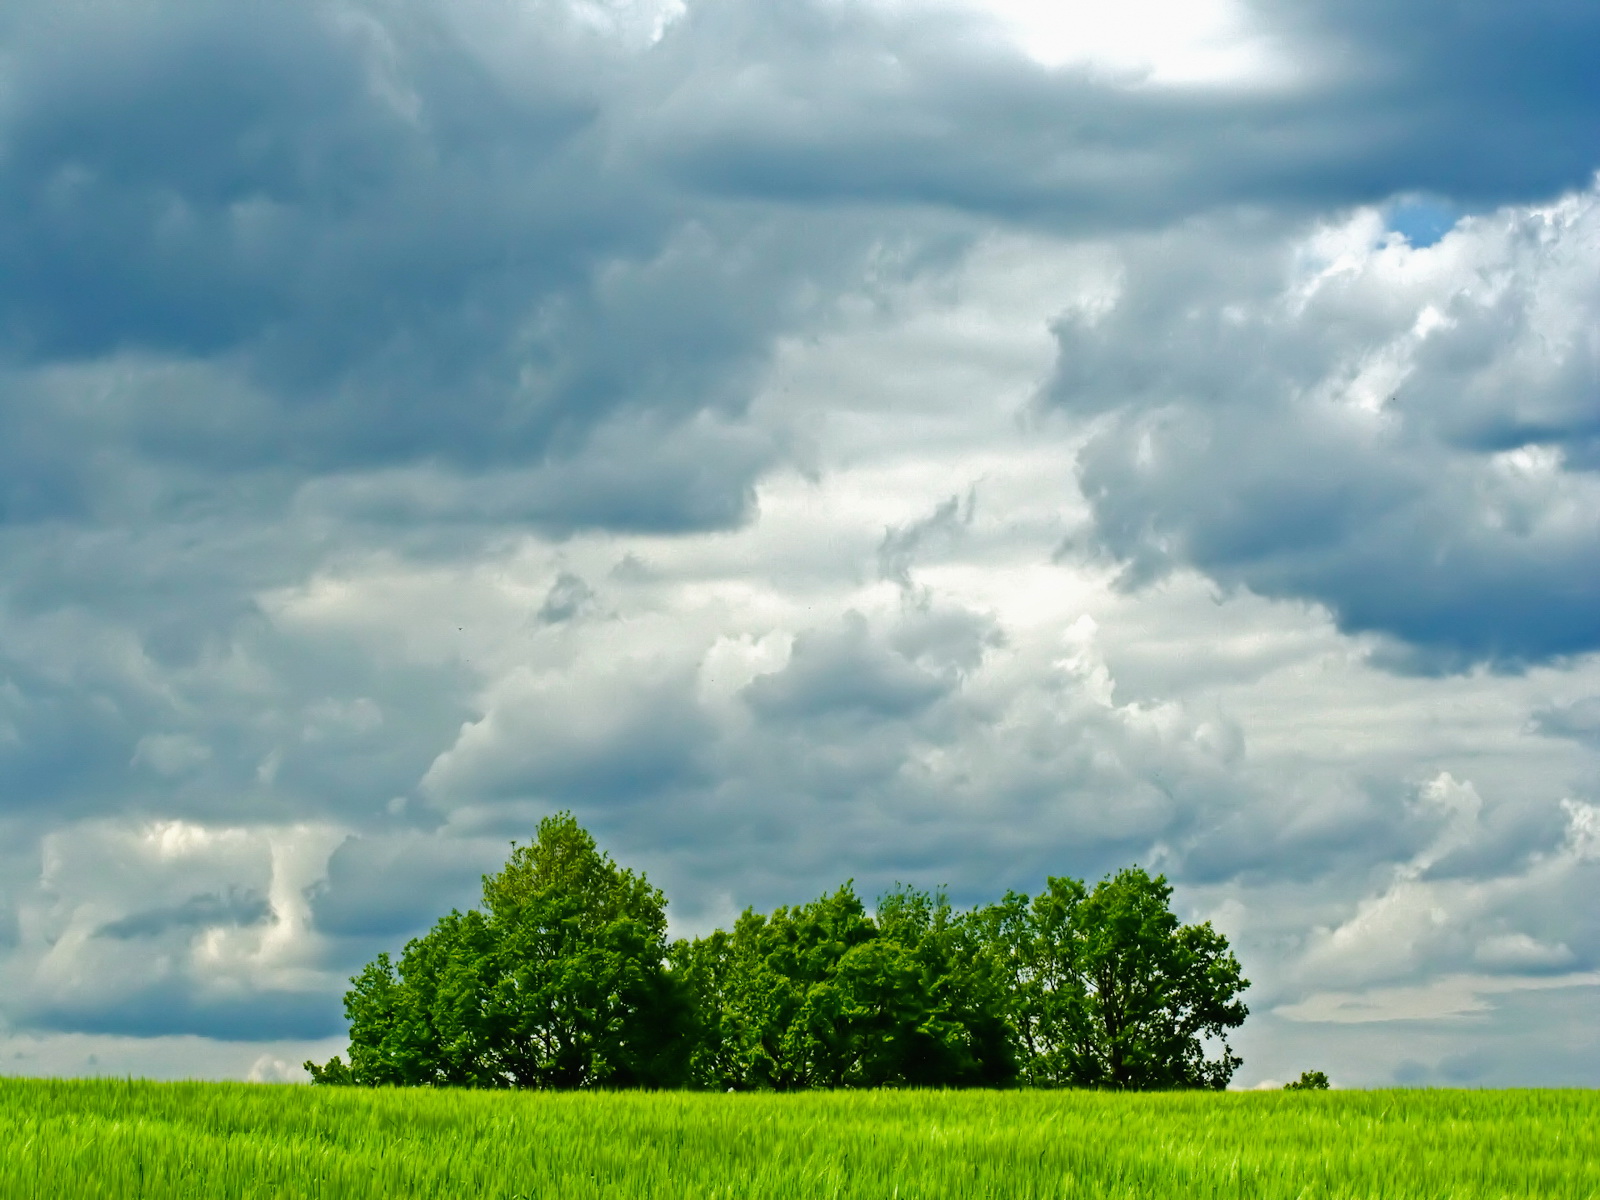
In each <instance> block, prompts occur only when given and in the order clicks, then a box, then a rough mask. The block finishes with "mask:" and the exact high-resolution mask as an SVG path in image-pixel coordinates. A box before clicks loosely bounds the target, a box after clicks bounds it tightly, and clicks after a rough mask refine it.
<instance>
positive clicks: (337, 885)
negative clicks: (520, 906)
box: [310, 833, 507, 961]
mask: <svg viewBox="0 0 1600 1200" xmlns="http://www.w3.org/2000/svg"><path fill="white" fill-rule="evenodd" d="M506 853H507V850H506V847H505V845H504V843H502V842H498V841H494V842H484V841H476V842H467V841H457V840H452V839H441V838H437V837H430V836H425V835H421V834H417V833H408V834H400V835H394V834H391V835H388V836H365V837H349V838H346V839H345V841H344V842H343V843H341V844H340V846H339V848H338V849H337V850H335V851H334V852H333V855H332V857H330V858H329V860H328V869H327V875H326V877H325V878H324V879H323V880H322V881H321V882H320V883H319V884H318V885H317V886H316V887H315V889H314V890H313V891H312V893H311V897H310V899H311V912H312V917H313V921H314V924H315V927H316V928H317V930H318V931H320V932H322V933H326V934H329V935H331V936H333V937H337V938H345V939H356V940H358V941H360V942H361V945H360V946H359V947H358V949H357V951H356V954H355V956H354V957H361V956H365V957H370V956H371V951H370V945H369V944H370V943H372V942H373V941H374V940H376V939H384V940H385V942H386V943H389V942H392V941H393V940H394V939H398V938H400V937H402V936H403V935H406V934H412V933H416V932H419V931H421V930H424V929H426V928H427V927H428V926H430V925H432V924H433V922H434V921H435V920H437V919H438V918H439V917H440V916H442V915H443V914H444V913H445V912H447V911H449V910H450V909H451V908H470V907H473V906H474V905H476V904H477V903H478V900H479V896H480V885H481V878H482V876H483V875H484V874H485V873H487V872H490V871H493V870H495V869H497V868H498V867H499V866H500V864H501V862H503V861H504V858H505V855H506ZM379 948H380V949H381V948H383V947H382V946H380V947H379ZM363 961H364V958H363Z"/></svg>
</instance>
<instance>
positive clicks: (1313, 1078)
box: [1283, 1071, 1328, 1092]
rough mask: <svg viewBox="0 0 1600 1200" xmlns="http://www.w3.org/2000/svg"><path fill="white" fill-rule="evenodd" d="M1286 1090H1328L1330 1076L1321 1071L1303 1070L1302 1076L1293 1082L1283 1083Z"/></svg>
mask: <svg viewBox="0 0 1600 1200" xmlns="http://www.w3.org/2000/svg"><path fill="white" fill-rule="evenodd" d="M1283 1090H1284V1091H1286V1092H1325V1091H1327V1090H1328V1077H1327V1076H1326V1075H1325V1074H1323V1073H1322V1072H1321V1071H1301V1072H1300V1078H1299V1079H1296V1080H1295V1081H1294V1082H1293V1083H1286V1084H1284V1085H1283Z"/></svg>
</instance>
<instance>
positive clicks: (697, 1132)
mask: <svg viewBox="0 0 1600 1200" xmlns="http://www.w3.org/2000/svg"><path fill="white" fill-rule="evenodd" d="M0 1196H3V1197H5V1198H6V1200H11V1198H13V1197H33V1196H38V1197H51V1198H52V1200H55V1198H58V1197H85V1198H88V1197H116V1198H117V1200H121V1198H123V1197H135V1196H161V1197H166V1196H181V1197H189V1196H193V1197H202V1196H203V1197H208V1198H209V1197H299V1196H305V1197H334V1196H340V1197H343V1196H351V1197H356V1196H359V1197H413V1196H430V1197H431V1196H438V1197H452V1198H457V1197H461V1198H466V1197H500V1198H509V1197H532V1196H538V1197H552V1198H554V1197H563V1198H565V1197H591V1196H607V1197H630V1198H632V1197H667V1196H670V1197H698V1198H708V1197H761V1198H763V1200H766V1198H776V1197H791V1196H792V1197H863V1198H865V1197H871V1198H872V1200H889V1198H891V1197H904V1198H906V1200H911V1198H914V1197H968V1196H973V1197H980V1196H996V1197H998V1196H1007V1197H1033V1196H1038V1197H1045V1196H1049V1197H1072V1196H1119V1197H1121V1196H1125V1197H1157V1198H1159V1197H1166V1196H1185V1197H1187V1196H1228V1197H1233V1196H1249V1197H1285V1198H1288V1197H1307V1198H1309V1197H1325V1196H1326V1197H1333V1196H1373V1197H1385V1198H1386V1200H1399V1198H1402V1197H1427V1198H1428V1200H1446V1198H1448V1197H1479V1196H1530V1197H1531V1196H1538V1197H1545V1198H1550V1200H1555V1198H1562V1197H1574V1198H1576V1197H1585V1198H1591V1197H1600V1093H1597V1092H1592V1091H1508V1092H1465V1091H1390V1092H1320V1093H1315V1092H1314V1093H1285V1092H1278V1093H1244V1094H1238V1093H1234V1094H1196V1093H1169V1094H1163V1095H1107V1094H1096V1093H1048V1092H1032V1093H1029V1092H1006V1093H994V1092H943V1093H939V1092H856V1093H832V1094H810V1095H800V1096H771V1095H764V1096H750V1095H704V1094H684V1093H666V1094H656V1095H642V1094H628V1093H623V1094H611V1095H592V1094H588V1095H572V1094H568V1095H548V1094H546V1095H530V1094H487V1093H481V1092H476V1093H475V1092H440V1091H390V1090H384V1091H365V1090H344V1089H320V1088H316V1089H314V1088H307V1087H294V1086H263V1085H252V1084H217V1083H180V1084H168V1083H142V1082H125V1081H115V1080H110V1081H106V1080H98V1081H84V1080H29V1079H3V1080H0Z"/></svg>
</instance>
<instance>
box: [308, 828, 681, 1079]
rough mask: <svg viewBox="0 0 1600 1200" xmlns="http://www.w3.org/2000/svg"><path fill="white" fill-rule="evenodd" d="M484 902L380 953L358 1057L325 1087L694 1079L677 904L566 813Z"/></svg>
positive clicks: (323, 1073) (359, 1006)
mask: <svg viewBox="0 0 1600 1200" xmlns="http://www.w3.org/2000/svg"><path fill="white" fill-rule="evenodd" d="M483 896H484V907H485V909H486V910H487V914H485V913H480V912H477V911H472V912H468V913H466V914H464V915H463V914H461V913H458V912H452V913H450V914H449V915H448V916H446V917H443V918H441V919H440V921H439V922H438V923H437V924H436V925H435V926H434V928H433V929H432V930H431V931H430V932H429V933H428V934H426V935H425V936H424V937H421V938H417V939H413V940H412V941H411V942H409V943H408V944H407V945H406V948H405V952H404V954H403V955H402V957H401V960H400V963H399V966H398V969H396V967H395V966H394V964H392V963H391V961H390V959H389V956H388V955H386V954H380V955H379V956H378V958H377V959H376V960H375V961H374V962H372V963H370V964H369V965H368V966H367V967H366V968H365V969H364V970H363V971H362V972H361V973H360V974H359V975H357V976H355V977H353V978H352V980H351V983H352V985H353V986H352V988H351V990H350V991H349V992H348V993H346V995H345V1014H346V1016H347V1017H348V1018H349V1021H350V1062H349V1064H348V1066H347V1065H346V1064H344V1063H343V1062H342V1061H340V1060H339V1059H337V1058H335V1059H333V1060H332V1061H330V1062H329V1063H328V1064H327V1065H326V1066H322V1067H318V1066H316V1065H314V1064H310V1063H308V1064H307V1069H308V1070H310V1072H311V1074H312V1078H313V1080H314V1081H315V1082H319V1083H358V1084H368V1085H377V1084H431V1085H436V1086H468V1087H522V1088H594V1087H638V1086H645V1087H664V1086H674V1085H676V1084H679V1083H681V1082H682V1081H683V1080H684V1078H685V1076H686V1073H687V1069H688V1063H689V1051H690V1047H691V1043H692V1041H693V1038H692V1037H691V1036H689V1034H690V1022H691V1020H692V1012H691V1010H690V1008H689V1006H688V1004H687V1001H686V997H685V995H684V993H683V990H682V988H681V987H680V986H679V985H678V983H677V981H676V980H675V979H674V978H673V977H672V976H671V975H670V974H669V973H668V971H667V969H666V963H665V958H666V913H665V908H666V901H665V898H664V897H663V896H662V894H661V892H660V891H659V890H658V889H656V888H654V887H652V886H650V884H649V883H648V882H647V881H646V879H645V878H644V876H642V875H637V874H635V873H634V872H632V871H628V870H623V869H621V868H619V867H617V865H616V864H615V863H613V862H612V861H611V858H610V856H608V855H605V854H603V853H601V852H600V851H599V850H598V849H597V848H596V846H595V843H594V839H593V838H592V837H590V835H589V834H588V833H587V832H586V831H585V830H583V829H582V828H581V827H580V826H579V825H578V823H577V821H576V820H574V819H573V817H572V814H570V813H558V814H557V815H555V816H553V817H547V818H546V819H545V820H543V821H541V822H540V823H539V829H538V836H537V838H536V840H535V841H534V842H533V844H531V845H528V846H517V845H516V844H515V843H513V844H512V853H511V857H510V859H509V860H508V861H507V863H506V865H505V867H504V868H503V869H502V870H501V871H500V872H498V873H497V874H495V875H491V876H485V877H484V882H483Z"/></svg>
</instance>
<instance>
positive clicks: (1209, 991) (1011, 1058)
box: [306, 813, 1249, 1091]
mask: <svg viewBox="0 0 1600 1200" xmlns="http://www.w3.org/2000/svg"><path fill="white" fill-rule="evenodd" d="M1170 896H1171V888H1170V887H1169V886H1168V885H1167V883H1166V881H1165V880H1164V879H1163V878H1162V877H1160V876H1156V877H1153V878H1152V877H1151V876H1150V875H1148V874H1147V873H1146V872H1144V871H1142V870H1139V869H1137V868H1130V869H1128V870H1124V871H1121V872H1119V873H1118V874H1117V875H1115V876H1114V877H1111V878H1109V879H1106V880H1103V881H1101V882H1100V883H1098V884H1097V885H1095V887H1094V888H1093V889H1092V890H1091V889H1088V888H1086V887H1085V886H1084V885H1083V884H1082V883H1080V882H1079V881H1077V880H1074V879H1057V878H1052V879H1050V880H1048V882H1047V884H1046V887H1045V890H1044V891H1043V892H1042V893H1040V894H1039V895H1038V896H1035V897H1033V898H1032V899H1030V898H1029V897H1027V896H1024V895H1019V894H1017V893H1015V892H1012V893H1008V894H1007V895H1006V896H1005V897H1004V898H1003V899H1002V900H1000V901H999V902H997V903H995V904H991V905H987V906H984V907H979V908H975V909H970V910H956V909H954V908H952V907H951V905H950V904H949V903H948V901H947V900H946V899H945V898H944V896H942V895H933V894H929V893H927V892H922V891H917V890H914V889H911V888H904V887H902V888H900V889H898V890H896V891H893V892H891V893H889V894H888V895H886V896H884V897H882V898H881V899H880V900H879V902H878V905H877V909H876V911H875V912H872V913H869V912H868V911H867V910H866V908H865V906H864V905H863V904H862V902H861V900H860V899H859V898H858V897H857V896H856V894H855V892H854V891H853V890H852V889H851V887H850V886H849V885H848V884H847V885H845V886H844V887H841V888H839V889H838V890H837V891H835V892H832V893H830V894H828V895H824V896H822V897H821V898H820V899H817V900H814V901H812V902H811V903H808V904H802V905H798V906H795V907H792V908H779V909H777V910H776V911H775V912H773V913H771V914H770V915H763V914H761V913H757V912H754V911H751V910H747V911H746V912H745V913H744V914H743V915H742V916H741V917H740V918H739V919H738V921H737V922H736V923H735V924H734V927H733V929H732V930H731V931H728V930H717V931H716V932H715V933H712V934H710V935H709V936H707V937H703V938H696V939H693V940H678V941H674V942H672V943H670V944H669V943H668V941H667V923H666V900H665V897H663V895H662V894H661V892H660V891H659V890H658V889H656V888H654V887H652V886H651V885H650V884H649V882H648V881H647V880H646V879H645V878H644V876H643V875H640V874H636V873H635V872H633V871H630V870H626V869H623V868H620V867H618V866H617V865H616V864H615V863H614V862H612V860H611V858H610V857H609V856H608V855H606V854H604V853H602V852H601V851H600V850H599V849H598V848H597V847H596V845H595V842H594V839H593V838H592V837H590V836H589V834H588V833H587V832H586V831H584V830H583V829H582V828H581V827H580V826H579V825H578V823H577V821H576V820H574V819H573V817H572V816H571V814H569V813H561V814H558V815H556V816H553V817H548V818H546V819H545V820H544V821H542V822H541V823H540V825H539V830H538V837H537V839H536V840H535V841H534V842H533V843H532V844H531V845H527V846H517V845H515V844H513V847H512V853H511V857H510V859H509V860H508V861H507V863H506V865H505V867H504V868H503V869H502V870H501V871H500V872H499V873H498V874H495V875H490V876H485V878H484V886H483V911H481V912H480V911H477V910H473V911H470V912H467V913H464V914H463V913H459V912H452V913H450V914H449V915H448V916H446V917H444V918H442V919H441V920H440V921H439V922H438V923H437V924H436V925H435V926H434V927H433V929H432V930H431V931H430V932H429V933H427V934H426V935H425V936H423V937H420V938H417V939H414V940H413V941H411V942H410V943H409V944H408V945H407V946H406V948H405V950H404V952H403V954H402V955H401V957H400V960H399V962H398V963H396V962H394V961H393V960H392V959H391V958H390V957H389V955H387V954H380V955H379V956H378V958H377V959H376V960H375V961H374V962H372V963H370V964H368V965H367V967H366V968H365V969H364V970H363V971H362V972H361V973H360V974H359V975H357V976H354V977H353V978H352V980H351V983H352V985H353V986H352V988H351V990H350V991H349V992H348V993H346V995H345V1013H346V1016H347V1017H348V1018H349V1022H350V1048H349V1052H348V1054H349V1061H348V1062H345V1061H344V1060H343V1059H341V1058H339V1057H334V1058H333V1059H331V1060H330V1061H329V1062H328V1063H326V1064H324V1065H320V1066H319V1065H317V1064H315V1063H309V1062H308V1063H307V1064H306V1068H307V1070H309V1071H310V1073H311V1076H312V1079H313V1080H314V1082H316V1083H322V1084H362V1085H383V1084H399V1085H417V1084H428V1085H435V1086H458V1087H493V1088H502V1087H516V1088H627V1087H651V1088H667V1087H695V1088H714V1089H717V1090H728V1089H735V1090H753V1089H763V1090H777V1091H792V1090H798V1089H805V1088H840V1087H893V1086H902V1087H904V1086H921V1087H964V1086H983V1087H1008V1086H1017V1085H1022V1086H1031V1087H1098V1088H1126V1089H1145V1088H1221V1087H1223V1086H1225V1085H1226V1083H1227V1082H1228V1080H1229V1078H1230V1077H1231V1076H1232V1074H1233V1072H1234V1070H1235V1068H1236V1067H1237V1066H1238V1065H1239V1062H1240V1059H1239V1058H1238V1056H1237V1055H1235V1054H1233V1053H1232V1051H1231V1050H1230V1048H1229V1046H1228V1044H1227V1041H1226V1032H1227V1031H1228V1030H1230V1029H1233V1028H1236V1027H1237V1026H1239V1025H1240V1024H1241V1023H1242V1022H1243V1021H1244V1018H1245V1015H1246V1012H1247V1010H1246V1008H1245V1006H1244V1004H1243V1003H1242V1002H1241V1001H1240V1000H1239V998H1238V997H1239V994H1240V993H1241V992H1242V991H1243V990H1244V989H1245V988H1247V987H1248V986H1249V981H1248V980H1246V979H1244V978H1243V977H1242V976H1241V974H1240V968H1239V963H1238V960H1237V959H1236V958H1235V957H1234V956H1233V954H1232V953H1231V952H1230V951H1229V949H1228V944H1227V941H1226V939H1224V938H1223V937H1222V935H1221V934H1219V933H1217V932H1216V931H1215V930H1214V929H1212V928H1211V926H1210V924H1209V923H1204V924H1199V925H1180V924H1179V923H1178V920H1177V918H1176V917H1175V916H1174V915H1173V914H1172V912H1171V909H1170V907H1169V905H1168V900H1169V898H1170ZM1208 1049H1209V1050H1212V1051H1214V1052H1213V1053H1210V1054H1209V1055H1208Z"/></svg>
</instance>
